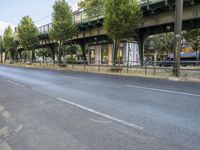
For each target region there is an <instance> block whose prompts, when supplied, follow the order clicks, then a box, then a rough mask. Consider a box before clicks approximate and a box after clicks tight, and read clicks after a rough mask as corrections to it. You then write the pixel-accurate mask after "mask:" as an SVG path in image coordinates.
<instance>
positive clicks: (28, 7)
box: [0, 0, 78, 35]
mask: <svg viewBox="0 0 200 150" xmlns="http://www.w3.org/2000/svg"><path fill="white" fill-rule="evenodd" d="M66 1H67V2H68V3H69V5H70V6H72V5H74V3H76V2H77V1H78V0H66ZM54 2H55V0H0V35H3V32H4V29H5V28H6V27H7V26H8V25H11V26H12V27H13V28H14V27H16V26H17V25H18V24H19V22H20V20H21V19H22V17H23V16H27V15H29V16H30V17H31V18H32V19H33V21H34V22H35V23H36V25H37V26H41V25H44V24H47V23H50V22H51V16H50V15H51V13H52V6H53V4H54Z"/></svg>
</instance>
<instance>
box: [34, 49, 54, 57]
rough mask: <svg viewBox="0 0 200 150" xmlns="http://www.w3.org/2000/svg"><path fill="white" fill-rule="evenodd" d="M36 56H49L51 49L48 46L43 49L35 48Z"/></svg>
mask: <svg viewBox="0 0 200 150" xmlns="http://www.w3.org/2000/svg"><path fill="white" fill-rule="evenodd" d="M35 54H36V56H38V57H43V56H44V57H51V51H50V50H49V49H48V48H45V49H37V50H36V51H35Z"/></svg>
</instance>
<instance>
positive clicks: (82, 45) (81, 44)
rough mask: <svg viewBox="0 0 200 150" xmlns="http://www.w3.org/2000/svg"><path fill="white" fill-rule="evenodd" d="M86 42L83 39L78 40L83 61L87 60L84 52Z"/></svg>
mask: <svg viewBox="0 0 200 150" xmlns="http://www.w3.org/2000/svg"><path fill="white" fill-rule="evenodd" d="M86 44H87V42H86V41H85V40H82V41H80V42H79V45H80V47H81V50H82V54H83V60H84V62H86V61H87V58H86V52H85V48H86Z"/></svg>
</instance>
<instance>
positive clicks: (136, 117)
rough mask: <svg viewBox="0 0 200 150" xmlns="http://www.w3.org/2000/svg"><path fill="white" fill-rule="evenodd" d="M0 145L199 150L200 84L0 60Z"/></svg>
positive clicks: (12, 148) (56, 149)
mask: <svg viewBox="0 0 200 150" xmlns="http://www.w3.org/2000/svg"><path fill="white" fill-rule="evenodd" d="M0 150H200V83H192V82H177V81H168V80H161V79H148V78H139V77H137V78H136V77H135V78H134V77H120V76H112V75H103V74H92V73H81V72H70V71H53V70H42V69H31V68H22V67H21V68H18V67H9V66H0Z"/></svg>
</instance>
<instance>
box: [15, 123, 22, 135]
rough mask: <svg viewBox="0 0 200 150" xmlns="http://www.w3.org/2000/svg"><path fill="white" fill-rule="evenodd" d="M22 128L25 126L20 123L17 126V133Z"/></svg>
mask: <svg viewBox="0 0 200 150" xmlns="http://www.w3.org/2000/svg"><path fill="white" fill-rule="evenodd" d="M22 128H23V125H22V124H20V125H19V126H18V127H17V129H15V133H18V132H19V131H21V130H22Z"/></svg>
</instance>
